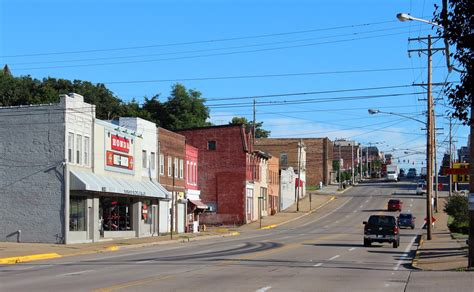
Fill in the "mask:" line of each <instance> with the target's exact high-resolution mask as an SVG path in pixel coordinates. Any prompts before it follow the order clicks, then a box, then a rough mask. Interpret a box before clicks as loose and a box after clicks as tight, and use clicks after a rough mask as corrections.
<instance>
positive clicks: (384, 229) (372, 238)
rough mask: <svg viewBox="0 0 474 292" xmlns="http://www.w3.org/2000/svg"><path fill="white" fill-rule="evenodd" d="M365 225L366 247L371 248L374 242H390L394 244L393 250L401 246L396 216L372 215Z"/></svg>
mask: <svg viewBox="0 0 474 292" xmlns="http://www.w3.org/2000/svg"><path fill="white" fill-rule="evenodd" d="M363 223H364V225H365V227H364V246H370V245H371V244H372V242H378V243H382V242H389V243H392V244H393V248H397V247H398V246H399V245H400V233H399V230H398V224H397V220H396V219H395V217H394V216H388V215H372V216H370V217H369V220H368V221H364V222H363Z"/></svg>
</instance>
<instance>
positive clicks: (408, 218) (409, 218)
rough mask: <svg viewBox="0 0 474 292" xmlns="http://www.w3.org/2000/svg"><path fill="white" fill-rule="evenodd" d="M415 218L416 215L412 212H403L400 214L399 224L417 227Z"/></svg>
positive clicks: (400, 225)
mask: <svg viewBox="0 0 474 292" xmlns="http://www.w3.org/2000/svg"><path fill="white" fill-rule="evenodd" d="M415 219H416V217H414V216H413V214H412V213H401V214H400V215H399V216H398V226H399V227H410V228H411V229H415Z"/></svg>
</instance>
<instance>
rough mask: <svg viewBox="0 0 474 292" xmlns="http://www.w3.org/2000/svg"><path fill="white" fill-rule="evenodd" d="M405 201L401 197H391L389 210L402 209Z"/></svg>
mask: <svg viewBox="0 0 474 292" xmlns="http://www.w3.org/2000/svg"><path fill="white" fill-rule="evenodd" d="M402 205H403V202H402V201H401V200H399V199H391V200H389V201H388V205H387V210H388V211H402Z"/></svg>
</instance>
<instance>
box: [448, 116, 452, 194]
mask: <svg viewBox="0 0 474 292" xmlns="http://www.w3.org/2000/svg"><path fill="white" fill-rule="evenodd" d="M452 120H453V118H452V117H449V168H450V169H451V168H453V132H452V131H453V124H452ZM448 178H449V197H451V195H452V194H453V176H452V174H449V175H448Z"/></svg>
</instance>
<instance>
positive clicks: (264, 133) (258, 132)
mask: <svg viewBox="0 0 474 292" xmlns="http://www.w3.org/2000/svg"><path fill="white" fill-rule="evenodd" d="M229 125H246V126H249V127H253V121H248V120H247V118H244V117H233V118H232V121H230V122H229ZM262 127H263V122H257V123H255V138H268V137H270V133H271V131H268V130H265V129H263V128H262Z"/></svg>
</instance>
